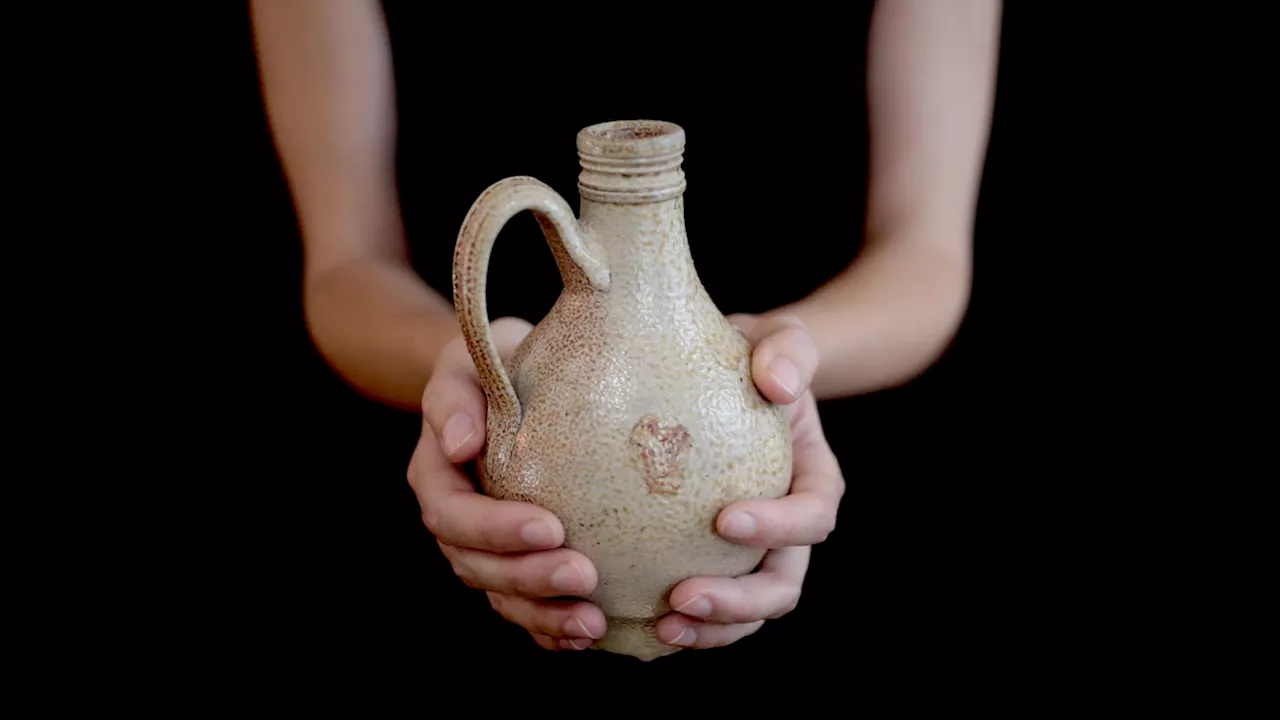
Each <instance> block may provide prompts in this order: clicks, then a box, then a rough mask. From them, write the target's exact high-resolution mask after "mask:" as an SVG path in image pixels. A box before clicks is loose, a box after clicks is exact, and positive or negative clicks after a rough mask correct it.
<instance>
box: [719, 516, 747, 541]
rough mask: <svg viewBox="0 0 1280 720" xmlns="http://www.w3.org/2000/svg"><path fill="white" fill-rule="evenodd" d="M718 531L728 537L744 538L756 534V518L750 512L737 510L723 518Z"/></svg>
mask: <svg viewBox="0 0 1280 720" xmlns="http://www.w3.org/2000/svg"><path fill="white" fill-rule="evenodd" d="M720 532H721V533H723V534H725V535H728V536H729V537H734V538H739V539H742V540H745V539H747V538H749V537H751V536H752V535H755V534H756V518H755V516H754V515H752V514H751V513H748V512H742V511H741V510H739V511H738V512H736V513H733V514H731V515H729V517H727V518H725V519H724V522H723V523H722V524H721V526H720Z"/></svg>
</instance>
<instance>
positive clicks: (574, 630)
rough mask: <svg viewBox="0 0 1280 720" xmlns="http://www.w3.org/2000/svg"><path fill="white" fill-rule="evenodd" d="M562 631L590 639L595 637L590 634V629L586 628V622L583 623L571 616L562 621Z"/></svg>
mask: <svg viewBox="0 0 1280 720" xmlns="http://www.w3.org/2000/svg"><path fill="white" fill-rule="evenodd" d="M564 631H565V633H566V634H569V635H575V636H577V637H588V638H591V639H592V640H595V639H596V636H595V635H592V634H591V631H589V630H587V626H586V624H585V623H583V622H582V621H581V620H579V619H578V618H577V617H571V618H569V619H568V620H565V621H564Z"/></svg>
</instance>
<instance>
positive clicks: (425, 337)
mask: <svg viewBox="0 0 1280 720" xmlns="http://www.w3.org/2000/svg"><path fill="white" fill-rule="evenodd" d="M252 10H253V23H254V31H255V38H256V43H257V54H258V60H259V65H260V69H261V77H262V87H263V95H264V100H265V104H266V108H267V115H268V119H269V121H270V124H271V129H272V133H273V136H274V139H275V143H276V148H277V150H278V152H279V155H280V160H281V164H282V166H283V168H284V172H285V176H286V177H287V179H288V181H289V187H290V190H291V192H292V194H293V200H294V205H295V207H296V208H297V212H298V220H299V224H300V226H301V231H302V240H303V245H304V261H305V268H304V272H305V288H306V292H305V298H304V302H305V308H306V318H307V324H308V328H309V330H310V332H311V335H312V338H313V339H314V341H315V344H316V347H317V348H318V349H319V351H320V353H321V354H322V355H323V356H324V357H325V359H326V360H327V361H328V362H329V363H330V365H331V366H332V367H333V368H334V369H335V370H336V371H337V372H338V373H339V374H340V375H341V376H342V377H343V378H344V379H346V380H347V381H348V382H349V383H350V384H352V385H353V386H354V387H355V388H356V389H357V390H359V391H360V392H362V393H363V394H365V395H367V396H370V397H373V398H375V399H377V400H380V401H382V402H386V403H388V404H391V405H395V406H399V407H405V408H418V407H419V405H420V399H421V397H422V390H423V388H424V386H425V385H426V379H427V377H428V376H429V375H430V373H431V369H432V364H433V363H434V361H435V357H436V354H437V353H438V351H439V349H440V348H441V347H442V346H443V345H444V344H445V342H446V341H447V340H448V339H450V338H451V337H452V336H453V335H454V334H455V333H456V332H457V323H456V320H455V319H454V315H453V310H452V308H451V307H450V305H449V303H448V302H447V300H446V299H445V298H443V297H442V296H441V295H439V294H438V293H436V292H435V291H434V290H432V289H431V288H430V287H428V286H427V285H426V283H424V282H423V281H422V280H421V279H420V278H419V277H418V276H417V274H416V273H415V272H414V271H413V270H412V268H411V267H410V265H409V261H408V251H407V248H406V243H405V238H404V227H403V223H402V222H401V218H400V207H399V197H398V193H397V191H396V179H395V130H396V128H395V102H394V91H393V88H394V83H393V78H392V67H391V57H390V47H389V42H388V38H387V29H386V27H385V19H384V18H383V17H382V12H381V7H380V5H379V3H378V2H377V0H254V2H253V3H252Z"/></svg>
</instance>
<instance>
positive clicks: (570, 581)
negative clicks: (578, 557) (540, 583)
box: [551, 563, 587, 592]
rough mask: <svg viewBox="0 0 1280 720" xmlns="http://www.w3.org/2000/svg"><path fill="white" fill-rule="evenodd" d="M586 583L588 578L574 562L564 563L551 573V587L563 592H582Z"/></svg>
mask: <svg viewBox="0 0 1280 720" xmlns="http://www.w3.org/2000/svg"><path fill="white" fill-rule="evenodd" d="M586 585H587V579H586V578H584V577H583V576H582V571H581V570H579V569H578V568H577V566H576V565H574V564H573V563H564V564H563V565H561V566H560V567H558V568H556V571H555V572H554V573H551V587H554V588H555V589H557V590H559V591H561V592H581V591H582V590H583V589H584V588H585V587H586Z"/></svg>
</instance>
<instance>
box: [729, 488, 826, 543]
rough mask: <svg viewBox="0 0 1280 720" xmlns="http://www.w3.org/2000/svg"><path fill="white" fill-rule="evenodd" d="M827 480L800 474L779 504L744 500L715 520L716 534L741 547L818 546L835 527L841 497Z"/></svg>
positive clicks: (767, 501)
mask: <svg viewBox="0 0 1280 720" xmlns="http://www.w3.org/2000/svg"><path fill="white" fill-rule="evenodd" d="M831 485H832V483H831V481H830V478H829V477H827V476H825V475H824V476H821V477H816V476H813V475H812V474H810V475H805V474H803V473H801V474H797V475H796V476H795V480H794V481H793V482H792V491H791V493H790V494H789V495H786V496H784V497H781V498H778V499H776V500H743V501H741V502H736V503H733V504H732V505H730V506H729V507H727V508H725V509H724V510H723V511H722V512H721V513H720V515H719V517H717V518H716V530H717V531H718V532H719V533H720V534H721V535H723V536H724V537H726V538H728V539H729V540H732V541H734V542H736V543H739V544H742V545H750V546H752V547H764V548H786V547H795V546H800V545H816V544H818V543H820V542H823V541H825V540H826V539H827V536H829V535H830V534H831V532H832V531H833V530H835V527H836V514H837V513H838V511H839V508H840V497H839V495H838V494H836V493H835V492H834V491H832V490H831V489H830V486H831Z"/></svg>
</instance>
